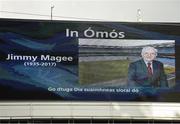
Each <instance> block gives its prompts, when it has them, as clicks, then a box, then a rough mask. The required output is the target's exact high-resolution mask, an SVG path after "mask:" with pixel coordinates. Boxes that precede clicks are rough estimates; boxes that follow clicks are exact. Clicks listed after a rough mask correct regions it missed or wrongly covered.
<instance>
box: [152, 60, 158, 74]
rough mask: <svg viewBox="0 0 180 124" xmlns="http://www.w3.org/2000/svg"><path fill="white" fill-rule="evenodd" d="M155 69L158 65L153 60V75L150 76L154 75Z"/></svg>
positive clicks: (156, 69)
mask: <svg viewBox="0 0 180 124" xmlns="http://www.w3.org/2000/svg"><path fill="white" fill-rule="evenodd" d="M157 71H158V65H157V64H156V62H155V61H153V76H152V77H156V75H157Z"/></svg>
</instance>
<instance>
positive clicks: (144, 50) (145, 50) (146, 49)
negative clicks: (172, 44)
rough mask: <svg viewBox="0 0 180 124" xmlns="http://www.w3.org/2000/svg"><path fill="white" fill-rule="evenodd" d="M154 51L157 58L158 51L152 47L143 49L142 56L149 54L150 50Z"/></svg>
mask: <svg viewBox="0 0 180 124" xmlns="http://www.w3.org/2000/svg"><path fill="white" fill-rule="evenodd" d="M150 49H151V50H154V52H155V54H156V56H157V52H158V50H157V49H156V48H154V47H151V46H147V47H143V49H142V51H141V55H143V54H144V53H145V52H147V51H148V50H150Z"/></svg>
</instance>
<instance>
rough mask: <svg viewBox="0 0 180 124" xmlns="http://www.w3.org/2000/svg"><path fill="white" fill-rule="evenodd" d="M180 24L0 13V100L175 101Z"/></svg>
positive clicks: (179, 71) (178, 88) (179, 69)
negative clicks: (21, 16) (1, 15)
mask: <svg viewBox="0 0 180 124" xmlns="http://www.w3.org/2000/svg"><path fill="white" fill-rule="evenodd" d="M179 46H180V24H178V23H136V22H94V21H92V22H91V21H41V20H13V19H0V101H13V100H16V101H138V102H179V101H180V99H179V97H180V85H179V84H180V64H178V63H180V50H179V48H180V47H179Z"/></svg>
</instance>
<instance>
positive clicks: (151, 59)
mask: <svg viewBox="0 0 180 124" xmlns="http://www.w3.org/2000/svg"><path fill="white" fill-rule="evenodd" d="M157 53H158V50H157V49H155V48H154V47H151V46H147V47H144V48H142V51H141V57H142V58H141V59H140V60H137V61H135V62H132V63H130V65H129V68H128V79H127V80H128V81H127V83H128V86H129V87H157V88H158V87H161V88H165V87H168V81H167V76H166V74H165V72H164V66H163V63H162V62H160V61H157V60H156V57H157Z"/></svg>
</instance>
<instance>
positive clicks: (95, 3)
mask: <svg viewBox="0 0 180 124" xmlns="http://www.w3.org/2000/svg"><path fill="white" fill-rule="evenodd" d="M52 6H54V8H53V9H52V10H53V19H54V20H55V19H57V20H85V21H86V20H92V21H93V20H99V21H131V22H136V21H137V20H138V18H139V17H140V18H141V19H142V21H144V22H180V13H179V12H180V0H0V17H1V18H28V19H50V15H51V7H52ZM138 10H140V14H139V16H138V14H137V11H138ZM11 12H14V13H11ZM20 13H21V14H20ZM33 14H37V15H33Z"/></svg>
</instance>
